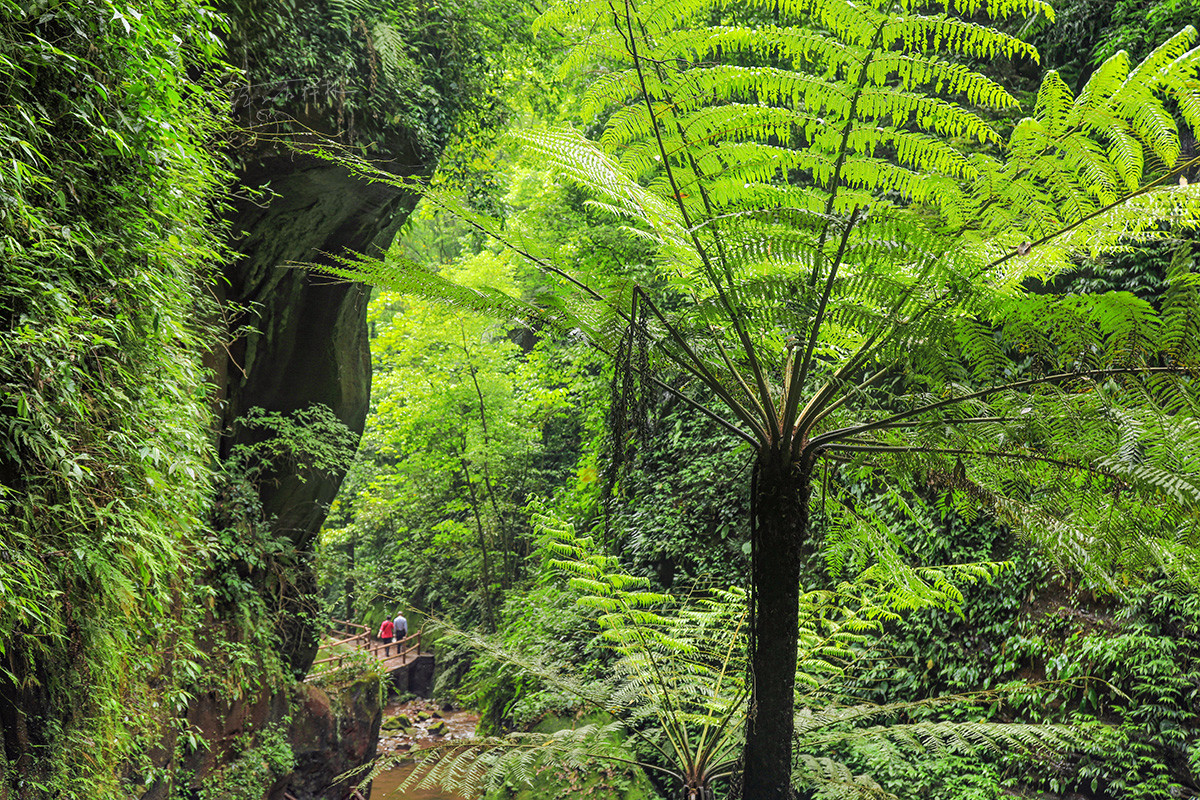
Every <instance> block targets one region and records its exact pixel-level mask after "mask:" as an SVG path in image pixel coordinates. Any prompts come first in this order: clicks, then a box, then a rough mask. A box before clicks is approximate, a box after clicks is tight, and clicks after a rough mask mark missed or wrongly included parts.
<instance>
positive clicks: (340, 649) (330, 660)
mask: <svg viewBox="0 0 1200 800" xmlns="http://www.w3.org/2000/svg"><path fill="white" fill-rule="evenodd" d="M332 627H333V631H332V632H331V635H333V636H336V637H337V638H335V639H332V640H329V641H326V642H325V643H323V644H322V645H321V646H320V647H318V648H317V660H316V661H314V662H313V664H312V667H310V668H309V675H310V676H311V675H314V674H317V673H319V672H321V671H323V670H322V667H324V666H325V665H331V666H329V667H326V668H327V669H328V668H332V669H337V668H338V667H341V666H342V664H343V662H345V660H346V659H347V658H348V657H349V656H350V655H351V653H355V652H366V653H367V654H369V655H370V656H372V657H373V658H375V659H376V660H378V661H380V662H382V665H383V668H384V669H385V670H387V671H388V672H389V673H391V672H395V671H396V670H397V669H399V668H401V667H404V666H407V665H408V664H409V662H411V661H414V660H416V658H417V657H418V656H420V655H423V654H424V653H423V651H422V649H421V636H422V634H423V633H424V630H419V631H417V632H416V633H412V634H409V635H408V636H406V637H404V638H403V639H401V640H400V641H398V642H391V643H390V644H385V643H384V642H380V641H378V640H376V639H375V637H374V636H372V635H371V630H370V629H369V628H368V627H367V626H366V625H359V624H358V623H357V622H347V621H345V620H334V621H333V623H332Z"/></svg>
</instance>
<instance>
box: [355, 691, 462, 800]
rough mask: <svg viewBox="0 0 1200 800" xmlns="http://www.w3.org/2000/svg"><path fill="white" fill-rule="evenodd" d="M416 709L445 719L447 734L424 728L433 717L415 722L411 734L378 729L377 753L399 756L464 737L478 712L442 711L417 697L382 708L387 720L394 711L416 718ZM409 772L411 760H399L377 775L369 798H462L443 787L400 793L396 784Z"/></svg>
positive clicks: (385, 799)
mask: <svg viewBox="0 0 1200 800" xmlns="http://www.w3.org/2000/svg"><path fill="white" fill-rule="evenodd" d="M418 711H424V712H425V713H426V714H435V713H436V714H439V715H440V716H441V718H442V719H443V720H445V722H446V728H447V731H446V734H445V735H444V736H432V735H430V734H429V733H428V731H427V730H426V728H427V726H428V725H429V723H430V722H432V721H433V719H436V717H434V718H432V719H430V720H427V721H425V722H416V723H415V724H414V726H413V728H414V731H413V735H412V736H408V735H405V734H404V733H401V732H400V731H380V732H379V754H380V755H389V754H395V755H397V756H402V755H403V754H404V753H406V752H408V751H409V750H412V749H414V748H418V747H427V746H430V745H434V744H438V743H441V742H446V741H452V740H454V739H464V738H466V737H468V736H471V735H473V734H474V733H475V723H476V722H477V721H478V719H479V718H478V716H477V715H475V714H473V713H471V712H469V711H443V710H441V708H440V707H439V706H437V705H435V704H433V703H430V702H429V701H428V700H420V699H418V700H413V701H411V702H408V703H404V704H400V703H389V704H388V705H387V706H385V707H384V709H383V718H384V719H385V720H386V719H387V718H388V717H391V716H393V715H395V714H404V715H405V716H407V717H408V718H409V719H410V720H414V721H415V720H416V717H417V712H418ZM411 771H412V762H410V761H401V762H400V763H398V764H397V765H396V766H395V767H393V768H392V769H390V770H388V771H387V772H383V773H380V774H379V775H377V776H376V777H375V780H374V781H373V782H372V784H371V800H462V798H461V797H460V796H459V795H456V794H454V793H452V792H448V791H445V790H443V789H408V790H406V791H404V792H403V793H401V792H400V791H398V790H397V787H398V786H399V785H400V784H401V782H403V780H404V779H405V778H407V777H408V774H409V772H411Z"/></svg>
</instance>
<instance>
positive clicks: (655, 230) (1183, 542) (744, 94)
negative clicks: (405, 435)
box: [343, 0, 1200, 800]
mask: <svg viewBox="0 0 1200 800" xmlns="http://www.w3.org/2000/svg"><path fill="white" fill-rule="evenodd" d="M1036 14H1042V15H1046V16H1050V17H1052V15H1053V11H1052V9H1051V8H1050V6H1049V5H1048V4H1047V3H1045V2H1042V0H942V1H941V2H939V1H938V0H861V1H860V2H855V3H851V2H848V1H847V0H785V1H784V2H770V3H767V2H750V3H748V4H739V5H738V6H737V7H736V8H734V7H732V6H726V5H724V4H722V3H720V2H711V0H670V2H665V1H661V0H655V1H654V2H649V3H645V4H638V3H635V2H634V0H623V2H610V1H609V0H601V1H600V2H593V1H590V0H584V2H561V3H556V4H554V5H552V6H551V7H550V9H549V10H548V11H547V12H546V13H545V14H544V15H543V17H542V18H541V20H540V22H539V24H540V25H541V27H542V28H554V29H555V30H557V31H562V32H566V34H567V35H568V36H577V37H578V40H579V41H578V44H577V46H576V47H575V48H574V49H573V50H572V53H571V55H570V56H569V58H568V66H575V67H579V66H586V67H591V68H593V69H596V70H597V71H598V73H599V74H598V76H597V78H596V80H594V81H593V82H592V84H591V87H590V89H589V92H588V95H587V106H588V110H589V112H590V113H593V114H597V115H604V118H605V123H604V126H603V133H602V134H601V135H600V137H599V141H598V142H592V141H590V140H588V139H586V138H585V137H584V136H583V135H582V134H581V133H579V132H577V131H575V130H573V129H569V128H564V129H554V130H539V131H526V132H523V133H521V134H519V137H520V138H521V139H522V140H523V141H524V142H525V144H526V146H527V149H528V150H529V151H530V152H531V153H533V154H534V157H536V158H537V159H538V160H539V161H540V162H542V163H543V164H546V165H549V166H551V167H552V168H554V169H556V170H558V171H560V172H561V173H562V174H563V175H565V176H567V177H569V178H570V179H573V180H575V181H577V182H578V183H580V184H582V185H583V186H586V187H588V189H589V190H590V191H591V192H592V193H593V196H594V198H595V200H594V202H595V203H597V204H598V205H600V206H602V207H605V208H608V209H610V210H611V211H612V212H613V213H614V214H617V215H620V216H621V217H623V218H625V219H627V220H628V221H629V224H630V226H631V227H632V228H633V229H635V230H637V231H639V232H641V233H642V234H644V235H645V236H646V237H648V238H649V239H650V240H651V241H653V242H654V244H655V245H656V247H657V252H658V256H659V265H660V268H661V284H660V285H659V286H657V287H654V288H653V289H651V288H649V287H646V286H641V285H629V284H619V285H615V286H613V287H611V288H605V289H603V290H601V289H598V288H595V287H594V286H592V285H589V284H587V283H585V282H584V281H583V280H581V279H578V278H576V277H574V275H573V274H572V270H571V266H570V265H569V264H563V263H556V262H554V261H552V260H550V259H546V258H541V257H539V256H538V247H537V232H536V231H524V230H522V229H521V228H520V225H519V223H514V222H512V221H510V222H509V223H508V224H507V225H506V226H504V227H501V226H500V225H499V224H498V223H496V222H493V221H489V220H484V219H480V218H478V217H472V216H471V215H470V214H468V213H466V212H465V211H464V210H463V209H462V206H461V205H459V204H456V201H454V200H453V199H452V198H448V197H440V196H434V197H433V198H432V199H433V200H434V201H435V202H440V203H442V204H443V205H446V206H447V207H451V208H457V209H458V210H459V212H460V213H464V215H465V216H467V217H468V218H470V219H472V221H473V222H474V223H475V224H478V225H479V226H480V227H481V228H483V229H484V230H486V231H488V232H489V233H491V234H492V235H494V236H496V237H497V238H498V239H500V240H501V241H503V242H505V243H506V244H507V245H508V246H509V247H510V248H511V250H512V252H514V253H517V254H520V255H523V256H525V257H527V258H529V259H530V260H531V261H532V262H533V263H535V264H537V265H539V266H540V267H542V268H543V269H544V270H545V272H546V274H547V279H548V281H550V282H551V283H552V284H553V289H554V291H553V293H548V295H547V296H550V297H552V298H553V301H552V302H550V303H545V302H543V303H542V304H541V305H539V306H537V307H534V306H533V305H530V304H527V303H525V302H523V301H521V300H519V299H517V298H512V297H509V296H506V295H502V294H500V293H498V292H480V291H475V290H467V289H463V288H461V287H456V286H453V285H452V284H450V283H448V282H446V281H444V280H442V279H441V278H439V276H437V275H436V274H434V273H432V272H431V271H428V270H422V269H421V268H419V267H416V266H414V265H411V264H404V263H400V262H398V261H393V262H389V263H378V262H370V261H368V260H365V259H357V258H350V259H347V260H346V262H345V265H344V266H345V269H344V270H343V274H345V275H347V276H352V277H359V278H361V277H363V276H366V278H367V279H368V280H371V281H375V282H379V283H384V284H387V285H389V286H391V287H393V288H396V289H399V290H401V291H405V292H413V293H421V294H427V295H433V296H439V297H441V298H442V299H444V300H446V301H449V302H454V303H458V304H461V305H464V306H467V307H471V308H476V309H489V310H491V311H493V312H496V313H500V314H504V315H506V316H512V317H516V318H522V319H527V320H529V319H535V320H537V321H538V323H539V324H555V325H558V326H560V327H562V328H564V329H569V330H575V331H580V332H582V333H583V334H585V335H586V336H587V337H588V338H589V339H590V341H592V342H593V343H594V344H595V346H596V347H598V348H600V349H602V350H603V351H604V352H606V353H608V354H610V355H611V356H612V358H613V359H614V361H615V363H616V367H617V370H618V378H617V380H616V383H615V386H616V387H617V391H616V393H615V397H614V402H615V403H616V413H615V415H614V419H615V420H616V423H615V426H614V427H615V431H614V433H615V434H616V436H617V440H618V441H617V455H618V461H619V460H620V459H621V457H622V456H623V455H624V454H625V453H626V452H627V451H631V450H632V449H634V448H635V446H636V444H635V442H634V439H635V435H636V434H637V433H638V432H641V433H643V434H645V433H647V432H648V431H649V429H648V426H646V425H645V424H643V422H642V420H640V419H639V416H640V415H642V414H644V413H645V410H646V408H647V403H646V402H644V398H645V397H647V396H648V395H649V394H650V393H652V392H663V391H666V392H672V393H675V394H678V395H679V396H680V397H681V399H682V400H683V402H685V403H687V404H689V405H690V407H692V408H693V409H695V411H696V413H699V414H704V415H706V416H707V417H710V418H711V419H712V420H713V421H714V422H715V423H716V424H718V425H721V426H722V427H724V428H725V429H727V430H729V431H730V432H732V433H734V434H736V435H737V436H738V437H740V438H741V439H743V440H744V441H746V442H747V443H749V444H750V446H751V447H752V448H753V451H754V453H755V456H754V458H755V463H754V470H753V489H752V498H753V510H752V534H751V538H752V567H751V576H750V586H751V589H752V606H751V608H752V613H751V620H750V625H751V642H752V644H751V654H750V659H749V660H750V674H751V679H752V680H751V683H750V685H751V694H750V700H749V710H748V714H747V733H746V745H745V751H744V753H743V764H742V768H743V780H744V783H743V795H744V796H745V797H746V798H752V800H759V799H760V798H787V797H790V796H792V795H793V793H794V790H793V788H792V785H791V776H792V774H793V759H792V741H793V731H794V722H793V713H794V712H793V696H794V690H795V687H794V676H795V665H796V649H797V606H798V602H799V598H800V594H801V590H800V576H801V566H802V564H803V562H804V561H805V559H806V558H809V557H811V556H814V555H816V554H818V553H820V554H822V555H823V556H824V557H825V558H826V559H827V560H828V561H829V564H830V567H831V570H833V571H835V572H836V571H837V570H840V569H841V568H842V567H843V566H845V565H847V564H850V563H853V564H855V565H856V566H857V568H860V569H863V568H865V569H866V570H867V572H868V573H870V574H872V575H874V576H875V577H877V578H878V579H879V580H881V581H894V582H897V583H899V584H902V585H905V584H906V585H912V584H913V583H915V582H919V581H921V580H922V579H923V578H922V576H921V575H920V574H919V573H917V572H916V571H914V570H913V569H912V568H911V567H910V566H909V565H907V564H906V563H905V561H904V558H903V550H904V547H903V542H900V541H896V540H895V539H894V538H893V536H892V534H891V532H890V531H889V529H888V527H887V525H886V523H885V522H884V521H883V520H882V519H881V517H880V516H879V515H878V514H877V513H875V511H873V509H874V508H876V507H878V506H879V505H881V503H873V504H867V503H861V502H856V501H855V499H854V498H853V497H852V496H851V495H849V494H847V493H845V492H843V491H842V490H840V489H839V488H838V483H837V482H836V481H830V480H828V476H829V472H830V470H831V469H841V470H844V471H846V474H850V475H854V476H855V477H857V478H858V479H859V480H860V481H869V482H871V484H872V485H874V486H876V487H877V488H878V494H879V498H880V500H881V501H886V503H883V504H886V505H888V506H891V507H892V508H893V509H898V510H899V511H900V512H902V513H903V512H906V511H907V510H908V505H907V499H906V498H908V497H911V493H912V492H913V491H915V490H918V489H925V488H928V487H934V488H938V489H941V490H944V491H943V495H942V496H943V502H944V503H945V504H946V505H947V507H948V508H955V509H960V510H966V509H969V508H970V509H975V508H978V507H979V506H983V507H985V508H986V509H987V510H989V511H990V512H991V513H992V514H994V515H995V516H996V517H997V518H999V519H1000V520H1002V521H1004V522H1006V523H1008V524H1009V525H1011V526H1012V527H1013V529H1014V530H1017V531H1020V532H1023V533H1024V534H1026V535H1028V536H1029V537H1030V538H1031V539H1032V540H1034V541H1035V542H1036V543H1038V544H1040V545H1042V546H1044V547H1045V548H1046V549H1047V550H1048V551H1050V552H1052V553H1055V554H1057V555H1059V556H1060V557H1061V558H1062V559H1063V561H1064V563H1066V564H1068V565H1069V566H1071V567H1073V568H1076V569H1079V570H1082V571H1083V572H1084V573H1085V574H1086V575H1088V576H1089V577H1090V578H1092V579H1094V580H1098V581H1107V582H1109V583H1110V584H1111V583H1112V581H1113V579H1114V576H1117V575H1120V574H1121V573H1131V572H1133V571H1136V570H1139V569H1142V568H1143V567H1146V566H1153V567H1166V568H1170V569H1172V570H1176V571H1180V572H1183V573H1188V572H1190V571H1192V568H1193V567H1194V566H1195V561H1196V558H1195V553H1196V552H1197V551H1196V547H1195V545H1196V544H1197V542H1196V538H1197V535H1198V533H1200V527H1197V524H1196V523H1197V519H1198V518H1197V508H1198V505H1200V450H1198V444H1200V437H1197V436H1196V433H1197V431H1196V427H1197V423H1196V420H1195V411H1196V407H1197V401H1196V396H1195V391H1194V388H1193V380H1192V376H1193V374H1194V373H1193V371H1194V369H1195V368H1196V367H1197V365H1198V363H1200V358H1198V355H1200V352H1198V350H1197V347H1198V345H1197V341H1198V340H1197V333H1198V332H1200V325H1198V322H1200V295H1198V294H1197V290H1196V284H1197V276H1196V267H1195V264H1194V262H1193V261H1192V260H1191V258H1190V256H1188V255H1187V253H1186V252H1183V251H1181V256H1180V258H1179V259H1177V262H1176V265H1175V268H1174V269H1173V271H1172V276H1171V288H1170V290H1169V291H1168V293H1167V297H1166V298H1165V300H1164V302H1163V304H1162V306H1161V307H1160V308H1155V307H1152V306H1151V305H1149V304H1148V303H1146V302H1144V301H1142V300H1139V299H1138V298H1136V297H1134V296H1133V295H1131V294H1129V293H1121V292H1114V293H1107V294H1103V295H1096V296H1087V295H1072V294H1056V293H1054V292H1052V291H1050V289H1049V288H1048V285H1049V284H1048V281H1049V279H1051V278H1055V277H1058V276H1062V275H1064V274H1067V273H1069V271H1070V270H1071V269H1072V268H1073V266H1074V265H1075V263H1076V259H1077V257H1078V256H1079V255H1080V254H1098V253H1102V252H1104V251H1105V250H1107V249H1110V248H1113V247H1118V246H1129V245H1130V244H1131V243H1134V242H1137V241H1146V240H1153V239H1162V238H1166V237H1170V236H1174V235H1177V234H1178V232H1180V231H1185V230H1190V229H1194V227H1195V226H1196V224H1197V220H1198V215H1200V202H1198V200H1200V197H1198V195H1197V192H1196V190H1195V188H1189V187H1187V186H1186V181H1181V180H1179V176H1180V175H1181V174H1183V172H1184V170H1186V169H1187V168H1189V167H1190V166H1192V165H1193V164H1194V163H1195V162H1192V163H1185V162H1181V159H1180V152H1181V151H1180V144H1179V141H1180V137H1179V132H1178V127H1177V125H1178V123H1177V122H1176V118H1175V117H1174V116H1173V115H1172V113H1171V112H1170V111H1169V110H1168V109H1171V110H1172V111H1174V112H1176V113H1177V114H1178V116H1179V117H1180V118H1182V120H1183V121H1184V122H1186V124H1188V125H1189V126H1191V127H1193V128H1194V127H1197V126H1198V124H1200V82H1198V81H1197V77H1196V67H1197V63H1198V62H1200V50H1197V49H1195V48H1194V47H1193V45H1194V43H1195V40H1196V32H1195V30H1193V29H1192V28H1187V29H1185V30H1184V31H1182V32H1180V33H1179V34H1177V35H1176V36H1175V37H1173V38H1172V39H1170V40H1169V41H1168V42H1166V43H1165V44H1163V45H1162V46H1160V47H1159V48H1158V49H1157V50H1155V51H1154V52H1153V53H1152V54H1151V55H1150V56H1148V57H1147V58H1146V59H1145V60H1144V61H1143V62H1142V63H1140V64H1137V65H1133V64H1131V63H1130V59H1129V58H1128V56H1127V55H1126V54H1125V53H1123V52H1121V53H1117V54H1116V55H1114V56H1112V57H1111V58H1110V59H1109V60H1108V61H1106V62H1105V63H1104V64H1103V65H1101V66H1100V67H1099V68H1098V69H1097V70H1096V71H1095V73H1094V74H1093V75H1092V77H1091V79H1090V80H1089V81H1088V83H1087V84H1086V85H1085V86H1084V87H1083V89H1082V90H1081V91H1080V93H1079V94H1078V96H1074V95H1073V94H1072V93H1071V91H1070V90H1069V88H1068V87H1067V86H1066V84H1065V83H1064V82H1063V81H1062V80H1061V79H1060V78H1059V76H1058V75H1057V74H1056V73H1054V72H1049V73H1047V75H1046V76H1045V78H1044V80H1043V81H1042V84H1041V88H1040V90H1039V91H1038V93H1037V98H1036V103H1035V106H1034V108H1033V109H1032V112H1031V113H1030V114H1029V115H1028V116H1024V117H1022V118H1021V119H1020V121H1018V122H1017V123H1016V124H1015V125H1011V126H1008V127H1007V128H1006V127H1005V126H1003V125H1001V124H1000V123H998V122H996V121H995V120H997V119H1003V118H1005V117H1009V118H1011V117H1012V116H1014V115H1015V114H1016V113H1018V112H1019V104H1018V102H1017V100H1016V99H1014V98H1013V97H1012V96H1010V95H1009V94H1008V93H1007V92H1006V91H1005V90H1004V88H1003V87H1002V86H1000V85H998V84H997V83H996V82H994V81H992V80H991V79H989V78H988V77H986V76H985V75H984V74H982V73H981V72H979V71H977V70H975V69H973V68H972V67H971V66H970V64H973V63H979V62H980V61H986V60H987V59H991V58H995V57H998V56H1005V57H1009V58H1025V59H1036V58H1037V53H1036V51H1035V50H1034V49H1033V48H1032V47H1031V46H1029V45H1028V44H1026V43H1024V42H1023V41H1021V40H1020V39H1018V38H1016V37H1014V36H1012V35H1009V34H1006V33H1004V32H1002V31H1000V30H998V29H997V28H994V27H987V26H986V25H985V24H983V23H982V22H981V20H984V19H991V20H997V21H1002V20H1004V19H1006V18H1009V17H1013V16H1017V15H1036ZM764 20H768V21H764ZM1147 174H1150V175H1153V174H1158V175H1159V176H1160V177H1158V178H1157V179H1155V180H1152V181H1150V182H1146V180H1147V179H1146V176H1147ZM1060 283H1061V282H1060ZM1056 285H1058V284H1056ZM1034 288H1036V289H1037V290H1036V291H1034V290H1033V289H1034ZM678 374H683V375H686V376H689V377H690V379H691V381H690V382H691V384H692V385H699V386H702V387H703V388H704V390H705V391H704V392H703V393H695V394H693V393H692V392H689V391H687V390H686V389H684V390H681V389H679V388H678V387H679V386H680V385H685V384H684V382H681V381H675V380H672V379H671V376H673V375H678ZM814 514H819V515H820V517H821V518H822V519H824V520H828V522H827V524H825V525H822V526H819V527H818V526H815V525H814V524H813V522H814Z"/></svg>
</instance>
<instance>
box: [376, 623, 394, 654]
mask: <svg viewBox="0 0 1200 800" xmlns="http://www.w3.org/2000/svg"><path fill="white" fill-rule="evenodd" d="M394 633H395V628H394V627H393V625H392V621H391V620H390V619H385V620H384V621H383V624H382V625H380V626H379V640H380V641H382V642H383V643H384V645H385V647H384V648H383V654H384V656H390V655H391V654H392V635H393V634H394Z"/></svg>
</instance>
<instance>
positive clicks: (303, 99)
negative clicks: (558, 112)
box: [224, 0, 529, 166]
mask: <svg viewBox="0 0 1200 800" xmlns="http://www.w3.org/2000/svg"><path fill="white" fill-rule="evenodd" d="M224 5H225V6H226V7H227V10H228V12H229V13H230V14H231V16H232V17H234V18H235V19H236V20H237V24H236V25H234V27H233V36H232V37H231V38H230V40H229V51H230V52H229V57H230V60H231V62H232V63H233V64H234V65H235V66H238V67H240V68H241V69H242V70H243V76H244V77H243V81H242V82H239V85H238V87H237V88H236V89H235V90H234V92H233V100H234V104H233V108H234V112H235V113H236V115H237V116H238V118H239V120H241V121H242V122H243V123H244V125H245V127H244V130H243V133H244V134H245V135H246V136H247V137H248V138H249V141H251V142H253V141H254V137H255V136H256V135H259V134H262V135H264V136H266V137H267V141H268V142H273V141H276V142H277V141H278V140H276V139H275V137H277V136H278V135H280V134H284V135H286V136H289V137H290V136H295V135H298V134H308V133H311V132H314V131H315V132H319V133H322V134H325V135H328V136H334V137H337V138H338V139H339V140H340V141H342V142H343V143H345V144H350V145H355V146H358V147H361V148H362V149H363V151H364V152H370V153H374V154H378V155H384V156H388V157H393V158H394V157H400V158H402V159H403V160H404V162H405V166H411V165H412V164H413V163H425V164H433V163H436V162H437V159H438V157H439V155H440V154H441V152H442V149H443V147H444V146H445V145H446V143H447V142H448V141H449V140H450V138H451V135H452V134H453V133H455V132H456V131H457V132H460V133H461V134H462V135H466V136H468V137H475V138H478V137H483V138H486V137H487V135H488V132H489V130H494V125H495V123H496V122H497V120H498V119H500V118H501V117H502V116H503V115H504V113H505V110H506V109H505V106H504V103H503V102H502V101H501V99H500V98H498V97H497V96H496V91H497V87H496V84H497V80H498V78H499V76H500V74H502V72H503V69H504V62H505V61H506V60H507V59H510V58H516V57H518V56H517V54H518V53H520V52H521V51H520V49H519V48H517V47H516V43H517V42H520V41H522V40H525V41H528V39H529V34H528V21H527V19H526V18H525V12H524V9H523V7H522V6H520V5H519V4H516V3H512V2H507V1H506V0H496V1H495V2H482V3H474V4H470V5H456V4H452V3H450V4H442V3H424V2H413V1H412V0H385V1H384V2H369V0H323V1H322V2H318V3H306V2H296V1H295V0H284V2H263V1H262V0H228V2H227V3H225V4H224ZM281 149H283V148H282V147H281ZM414 160H415V161H414Z"/></svg>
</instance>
